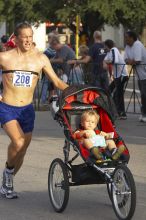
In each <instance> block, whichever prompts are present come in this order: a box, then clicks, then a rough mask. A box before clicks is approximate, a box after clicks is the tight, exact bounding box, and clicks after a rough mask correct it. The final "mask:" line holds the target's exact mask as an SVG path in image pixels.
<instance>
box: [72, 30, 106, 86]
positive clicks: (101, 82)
mask: <svg viewBox="0 0 146 220" xmlns="http://www.w3.org/2000/svg"><path fill="white" fill-rule="evenodd" d="M93 38H94V44H93V45H92V46H91V47H90V48H89V53H88V55H87V56H86V57H84V58H83V59H80V60H70V61H68V63H69V64H80V63H85V64H87V63H89V62H92V63H93V69H92V79H93V80H92V83H91V84H92V85H93V86H97V87H100V88H102V89H104V90H108V86H109V79H108V73H107V70H106V68H107V67H106V66H104V64H103V60H104V57H105V56H106V52H105V49H104V43H103V42H102V38H101V32H100V31H95V32H94V34H93Z"/></svg>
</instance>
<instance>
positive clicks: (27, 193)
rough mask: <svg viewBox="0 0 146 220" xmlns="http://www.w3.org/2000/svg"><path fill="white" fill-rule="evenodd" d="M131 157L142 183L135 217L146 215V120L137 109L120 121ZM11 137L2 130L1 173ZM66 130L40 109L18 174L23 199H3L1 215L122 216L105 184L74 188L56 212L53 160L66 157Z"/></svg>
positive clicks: (45, 218)
mask: <svg viewBox="0 0 146 220" xmlns="http://www.w3.org/2000/svg"><path fill="white" fill-rule="evenodd" d="M116 126H117V130H118V131H119V133H120V134H121V136H122V137H123V138H124V140H125V142H126V144H127V146H128V149H129V150H130V155H131V159H130V162H129V164H128V167H129V168H130V170H131V172H132V173H133V176H134V179H135V182H136V188H137V206H136V211H135V215H134V217H133V220H138V219H141V220H146V172H145V171H146V123H140V122H139V121H138V115H137V114H128V119H127V120H123V121H117V122H116ZM8 143H9V140H8V138H7V137H6V135H5V134H4V132H3V130H2V129H0V172H1V173H2V170H3V167H4V163H5V159H6V152H7V145H8ZM63 143H64V135H63V132H62V128H61V127H60V126H59V125H58V124H57V123H56V122H55V121H54V120H53V119H52V117H51V115H50V112H48V111H44V112H36V123H35V130H34V135H33V139H32V142H31V145H30V147H29V149H28V152H27V155H26V157H25V161H24V164H23V167H22V169H21V170H20V172H19V173H18V174H17V175H16V177H15V180H14V183H15V190H16V191H18V193H19V199H17V200H6V199H2V198H1V199H0V220H89V219H90V220H95V219H98V220H116V219H117V218H116V216H115V214H114V211H113V208H112V205H111V202H110V200H109V197H108V193H107V190H106V186H105V185H88V186H78V187H70V197H69V203H68V206H67V208H66V210H65V211H64V212H63V213H61V214H58V213H55V212H54V210H53V208H52V206H51V204H50V201H49V197H48V190H47V178H48V170H49V165H50V163H51V161H52V160H53V159H54V158H56V157H59V158H62V157H63V153H62V147H63Z"/></svg>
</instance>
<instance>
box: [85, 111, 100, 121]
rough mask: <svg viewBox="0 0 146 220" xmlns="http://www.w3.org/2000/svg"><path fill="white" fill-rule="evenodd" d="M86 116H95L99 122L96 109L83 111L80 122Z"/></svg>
mask: <svg viewBox="0 0 146 220" xmlns="http://www.w3.org/2000/svg"><path fill="white" fill-rule="evenodd" d="M87 116H95V118H96V120H97V123H98V122H99V119H100V116H99V114H98V113H97V112H96V111H94V110H87V111H84V112H83V113H82V115H81V122H82V121H84V120H85V118H86V117H87Z"/></svg>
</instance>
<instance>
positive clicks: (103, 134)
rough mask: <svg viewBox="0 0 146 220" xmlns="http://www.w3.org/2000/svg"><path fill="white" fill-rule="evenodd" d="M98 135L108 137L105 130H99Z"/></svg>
mask: <svg viewBox="0 0 146 220" xmlns="http://www.w3.org/2000/svg"><path fill="white" fill-rule="evenodd" d="M100 135H101V136H103V137H105V138H108V134H107V133H106V132H104V131H101V132H100Z"/></svg>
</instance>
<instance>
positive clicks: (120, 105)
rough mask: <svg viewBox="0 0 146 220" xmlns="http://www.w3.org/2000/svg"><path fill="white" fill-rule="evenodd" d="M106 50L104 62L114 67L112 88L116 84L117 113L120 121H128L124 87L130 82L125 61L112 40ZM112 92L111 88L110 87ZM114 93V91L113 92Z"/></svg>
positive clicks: (108, 42) (106, 45) (106, 44)
mask: <svg viewBox="0 0 146 220" xmlns="http://www.w3.org/2000/svg"><path fill="white" fill-rule="evenodd" d="M104 43H105V48H106V50H107V55H106V57H105V58H104V61H105V62H106V63H107V64H109V63H110V64H112V65H113V78H114V79H113V82H112V83H111V87H113V86H112V85H113V84H114V87H115V92H114V96H113V98H114V101H115V104H116V107H117V111H118V114H119V118H120V119H127V116H126V113H125V103H124V86H125V84H126V82H127V80H128V74H127V71H126V68H125V61H124V58H123V57H122V55H121V54H120V52H119V50H118V49H117V48H116V47H115V44H114V42H113V41H112V40H110V39H108V40H106V41H105V42H104ZM109 90H110V86H109ZM111 92H112V91H111Z"/></svg>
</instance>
